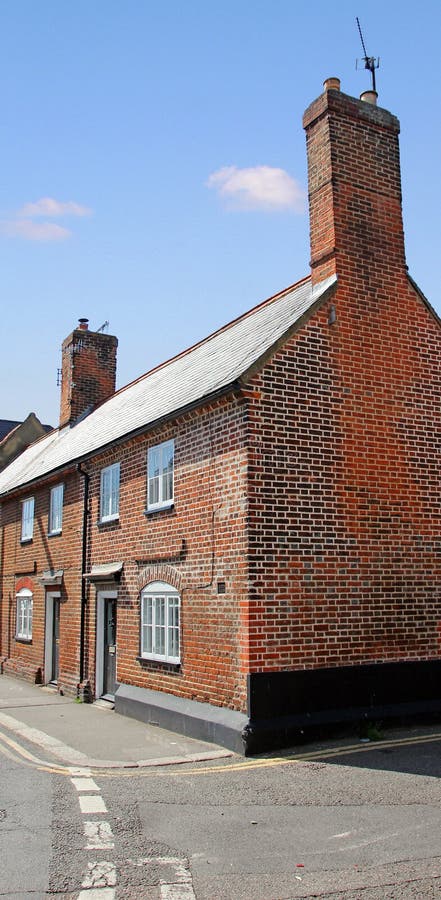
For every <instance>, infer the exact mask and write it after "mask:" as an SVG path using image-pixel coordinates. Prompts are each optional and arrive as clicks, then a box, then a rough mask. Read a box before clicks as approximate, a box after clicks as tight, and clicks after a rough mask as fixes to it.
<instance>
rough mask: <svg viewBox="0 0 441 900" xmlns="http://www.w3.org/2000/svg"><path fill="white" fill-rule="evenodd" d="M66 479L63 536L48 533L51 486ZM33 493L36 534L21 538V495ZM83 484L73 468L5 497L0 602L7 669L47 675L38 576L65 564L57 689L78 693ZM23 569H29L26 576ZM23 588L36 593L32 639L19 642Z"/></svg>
mask: <svg viewBox="0 0 441 900" xmlns="http://www.w3.org/2000/svg"><path fill="white" fill-rule="evenodd" d="M60 481H62V482H63V483H64V508H63V529H62V533H61V534H60V535H53V536H49V535H48V515H49V498H50V490H51V487H53V486H54V484H57V483H59V482H60ZM31 496H33V497H34V498H35V507H34V533H33V539H32V541H30V542H27V543H23V544H22V543H21V542H20V536H21V499H22V498H24V497H31ZM82 509H83V505H82V483H81V481H80V479H79V478H78V476H77V475H76V474H75V473H70V474H66V475H65V477H60V478H59V479H58V480H57V481H54V480H52V481H48V482H46V483H43V484H40V485H39V486H38V488H36V489H35V488H29V489H28V490H27V491H26V492H24V493H23V494H22V495H21V496H16V497H14V498H11V499H10V500H5V501H3V504H2V524H3V526H4V528H3V554H2V571H3V589H2V603H1V604H0V614H1V624H0V659H2V660H3V671H4V672H5V673H8V672H9V673H11V674H17V675H21V676H23V677H26V678H28V679H30V680H32V681H35V680H37V681H41V680H43V681H44V680H45V673H44V645H45V600H46V589H45V587H44V586H43V585H42V584H41V583H40V581H39V579H40V578H41V576H42V575H43V572H46V571H48V570H49V569H54V570H56V569H63V570H64V576H63V584H62V586H61V588H59V587H53V588H49V590H53V591H58V590H60V591H61V607H60V674H59V688H60V689H61V690H67V691H70V692H74V691H75V690H76V686H77V683H78V672H79V621H80V596H81V525H82ZM20 573H27V574H26V575H24V574H20ZM21 587H28V588H29V589H30V590H32V592H33V623H32V642H31V643H24V642H21V641H17V640H16V638H15V634H16V593H17V591H18V590H20V588H21Z"/></svg>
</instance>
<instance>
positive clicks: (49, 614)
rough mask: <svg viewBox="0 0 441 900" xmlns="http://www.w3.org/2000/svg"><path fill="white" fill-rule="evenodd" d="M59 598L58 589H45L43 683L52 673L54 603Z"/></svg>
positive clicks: (47, 680) (52, 675)
mask: <svg viewBox="0 0 441 900" xmlns="http://www.w3.org/2000/svg"><path fill="white" fill-rule="evenodd" d="M60 599H61V594H60V591H46V616H45V620H46V621H45V627H44V683H45V684H49V683H50V682H51V681H52V679H53V677H54V673H53V671H52V661H53V646H52V644H53V640H54V605H55V601H56V600H60Z"/></svg>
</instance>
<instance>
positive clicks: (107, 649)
mask: <svg viewBox="0 0 441 900" xmlns="http://www.w3.org/2000/svg"><path fill="white" fill-rule="evenodd" d="M103 662H104V665H103V696H104V697H106V696H110V697H113V696H114V694H115V686H116V600H105V601H104V660H103Z"/></svg>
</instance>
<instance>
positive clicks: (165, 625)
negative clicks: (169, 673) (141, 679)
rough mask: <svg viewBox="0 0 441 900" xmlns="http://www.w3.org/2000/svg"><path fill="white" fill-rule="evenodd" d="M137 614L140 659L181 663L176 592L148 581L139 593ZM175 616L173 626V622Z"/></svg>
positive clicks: (179, 600)
mask: <svg viewBox="0 0 441 900" xmlns="http://www.w3.org/2000/svg"><path fill="white" fill-rule="evenodd" d="M149 609H150V612H151V615H150V616H149V614H148V613H149ZM161 609H162V611H163V613H164V615H163V621H161ZM140 612H141V616H140V621H141V641H140V644H141V646H140V654H141V658H142V659H153V660H158V661H159V662H167V663H172V664H174V665H178V664H179V663H180V661H181V653H180V646H181V598H180V596H179V594H178V592H177V590H176V589H175V588H174V587H172V585H170V584H166V583H165V582H163V581H152V582H151V583H150V584H148V585H147V586H146V587H145V588H144V589H143V590H142V591H141V611H140ZM176 612H177V625H176V622H174V621H173V618H174V616H173V614H174V613H176Z"/></svg>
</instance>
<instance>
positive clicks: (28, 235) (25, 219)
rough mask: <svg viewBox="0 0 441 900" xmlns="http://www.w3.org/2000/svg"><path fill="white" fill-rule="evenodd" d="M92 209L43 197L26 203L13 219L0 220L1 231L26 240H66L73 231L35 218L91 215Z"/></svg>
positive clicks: (72, 202)
mask: <svg viewBox="0 0 441 900" xmlns="http://www.w3.org/2000/svg"><path fill="white" fill-rule="evenodd" d="M91 212H92V210H91V209H89V208H88V207H87V206H81V205H80V204H79V203H74V201H73V200H68V201H67V202H62V201H61V200H54V198H53V197H41V198H40V200H37V201H36V202H35V203H25V205H24V206H22V208H21V209H19V210H18V211H17V212H16V213H15V216H14V218H13V219H9V220H7V221H3V222H0V232H1V233H3V234H5V235H7V237H16V238H22V239H23V240H25V241H64V240H66V238H68V237H70V236H71V234H72V232H71V231H70V230H69V228H65V227H64V226H63V225H58V224H57V222H35V221H34V219H40V218H43V217H44V218H48V217H49V218H51V219H57V218H58V219H60V218H63V217H64V216H89V215H90V214H91Z"/></svg>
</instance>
